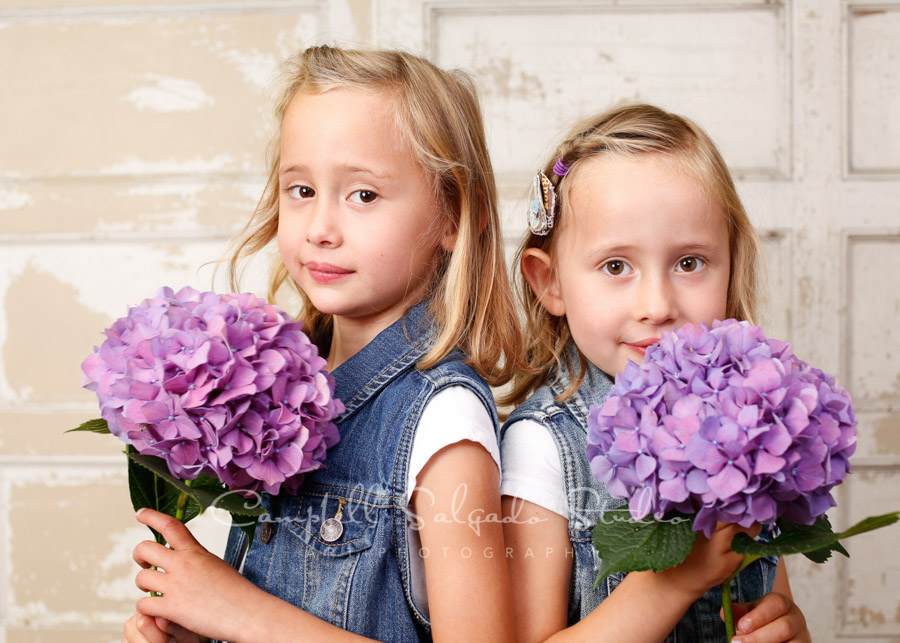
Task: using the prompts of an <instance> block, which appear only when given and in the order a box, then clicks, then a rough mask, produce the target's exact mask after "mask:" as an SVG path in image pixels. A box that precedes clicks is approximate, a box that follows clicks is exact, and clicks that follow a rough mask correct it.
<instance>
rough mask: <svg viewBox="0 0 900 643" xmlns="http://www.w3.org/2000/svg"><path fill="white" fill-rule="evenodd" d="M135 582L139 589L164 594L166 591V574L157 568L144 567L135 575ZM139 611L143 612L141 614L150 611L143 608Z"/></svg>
mask: <svg viewBox="0 0 900 643" xmlns="http://www.w3.org/2000/svg"><path fill="white" fill-rule="evenodd" d="M134 584H135V585H137V587H138V589H140V590H142V591H144V592H156V593H157V594H163V595H165V593H166V575H165V574H164V573H163V572H158V571H156V570H155V569H142V570H141V571H139V572H138V573H137V576H135V577H134ZM154 598H159V597H154ZM138 611H139V612H141V614H147V613H148V612H144V611H143V610H138ZM154 616H155V615H154Z"/></svg>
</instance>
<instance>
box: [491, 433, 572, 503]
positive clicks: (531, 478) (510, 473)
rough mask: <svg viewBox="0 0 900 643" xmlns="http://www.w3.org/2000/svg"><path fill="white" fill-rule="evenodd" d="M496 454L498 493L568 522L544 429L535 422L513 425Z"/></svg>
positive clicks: (555, 455) (557, 466) (554, 453)
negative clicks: (500, 461) (499, 455)
mask: <svg viewBox="0 0 900 643" xmlns="http://www.w3.org/2000/svg"><path fill="white" fill-rule="evenodd" d="M500 451H501V453H502V454H503V469H502V470H501V471H502V477H501V482H500V493H501V494H503V495H504V496H513V497H515V498H522V499H523V500H527V501H528V502H533V503H534V504H536V505H539V506H541V507H543V508H544V509H549V510H550V511H552V512H553V513H557V514H559V515H560V516H562V517H563V518H566V519H567V520H568V518H569V503H568V501H567V499H566V486H565V482H564V479H563V470H562V464H561V463H560V461H559V451H558V449H557V447H556V441H555V440H554V439H553V436H552V435H550V431H549V430H548V429H547V427H545V426H544V425H543V424H541V423H540V422H537V421H535V420H527V419H526V420H519V421H518V422H514V423H513V424H511V425H509V427H507V429H506V432H505V433H504V434H503V442H502V443H501V445H500Z"/></svg>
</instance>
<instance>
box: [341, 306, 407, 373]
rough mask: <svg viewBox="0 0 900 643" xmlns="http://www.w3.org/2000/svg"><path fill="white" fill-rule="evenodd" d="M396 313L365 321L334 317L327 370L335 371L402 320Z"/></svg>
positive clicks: (368, 318)
mask: <svg viewBox="0 0 900 643" xmlns="http://www.w3.org/2000/svg"><path fill="white" fill-rule="evenodd" d="M401 316H402V314H400V315H398V314H397V313H396V312H393V313H385V314H381V315H376V316H374V317H367V318H366V319H365V320H360V319H355V318H352V317H339V316H337V315H335V316H334V326H333V330H332V334H331V347H330V348H329V350H328V359H327V368H328V370H329V371H333V370H334V369H336V368H337V367H338V366H340V365H341V364H343V363H344V362H346V361H347V360H348V359H350V358H351V357H353V356H354V355H356V354H357V353H358V352H359V351H361V350H362V349H363V348H365V347H366V345H368V343H369V342H371V341H372V340H373V339H375V337H376V336H377V335H378V333H380V332H381V331H383V330H384V329H385V328H387V327H388V326H390V325H391V324H393V323H394V322H395V321H397V320H398V319H400V317H401Z"/></svg>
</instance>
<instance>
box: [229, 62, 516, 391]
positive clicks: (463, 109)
mask: <svg viewBox="0 0 900 643" xmlns="http://www.w3.org/2000/svg"><path fill="white" fill-rule="evenodd" d="M283 76H284V91H283V93H282V94H281V97H280V99H279V100H278V102H277V105H276V108H275V116H276V118H277V121H278V123H279V131H278V133H277V134H276V135H275V137H274V138H273V140H272V143H271V145H270V149H269V156H268V172H269V174H268V182H267V184H266V187H265V190H264V192H263V195H262V197H261V199H260V201H259V203H258V205H257V207H256V210H255V212H254V214H253V216H252V217H251V219H250V221H249V222H248V223H247V226H246V227H245V229H244V230H243V233H242V234H241V235H240V236H239V237H238V239H237V240H236V242H235V243H234V244H233V246H232V248H231V250H230V253H229V258H228V260H227V266H228V274H229V279H230V282H231V286H232V288H234V289H235V290H238V284H237V282H238V281H239V273H240V264H241V262H242V260H244V259H245V258H248V257H250V256H252V255H254V254H256V253H257V252H259V251H261V250H263V249H264V248H266V246H267V245H268V244H269V243H270V242H271V241H272V240H273V239H275V237H276V235H277V232H278V200H279V199H278V197H279V192H278V188H279V177H278V172H279V165H280V161H281V159H280V137H281V132H280V123H281V121H282V119H283V117H284V113H285V110H286V109H287V107H288V105H289V104H290V102H291V100H292V99H293V98H294V97H295V96H296V95H298V94H301V93H302V94H318V93H322V92H326V91H328V90H331V89H338V88H350V89H361V90H367V91H373V92H378V93H381V94H385V95H388V96H391V97H392V98H393V100H394V115H395V122H396V127H397V131H398V132H400V133H401V135H402V136H404V137H405V138H406V143H407V145H408V148H409V151H410V154H412V155H414V157H415V158H416V160H417V161H418V163H419V164H420V165H421V166H422V167H423V168H424V170H425V172H426V175H427V176H428V178H429V180H430V181H431V184H432V188H433V190H434V195H435V199H436V201H437V203H438V204H439V206H440V211H441V216H443V217H444V218H445V220H446V222H447V223H448V224H449V225H450V226H451V229H452V230H453V231H454V232H455V233H456V240H455V244H454V247H453V248H452V250H451V251H450V252H448V253H446V255H445V256H443V257H439V258H438V259H439V260H438V261H437V262H436V264H437V268H436V270H435V275H434V278H433V279H432V283H431V287H430V289H429V291H428V292H427V293H426V297H427V298H430V300H431V313H432V316H433V318H434V324H435V328H436V339H435V342H434V345H433V346H432V348H431V349H430V350H429V352H428V353H427V354H426V355H425V356H424V357H423V358H422V359H421V360H420V362H419V364H418V365H419V367H420V368H428V367H431V366H433V365H434V364H436V363H437V362H439V361H440V360H441V359H443V357H444V356H446V355H447V354H448V353H449V352H450V351H451V350H453V349H454V348H457V347H458V348H460V349H461V350H462V351H463V353H464V354H465V355H466V360H467V363H469V364H470V365H471V366H472V367H473V368H475V370H477V371H478V372H479V373H480V374H481V375H482V376H483V377H484V378H485V379H486V380H487V382H488V383H489V384H491V385H495V386H497V385H501V384H504V383H506V382H507V381H509V379H510V377H511V376H512V372H513V362H514V360H515V357H516V356H517V355H518V353H519V352H520V345H521V331H520V328H519V322H518V319H517V316H516V310H515V301H514V296H513V294H512V289H511V287H510V284H509V279H508V276H507V272H506V267H505V260H504V255H503V248H502V238H501V235H500V222H499V216H498V213H497V195H496V187H495V184H494V174H493V170H492V168H491V162H490V158H489V156H488V151H487V143H486V140H485V135H484V126H483V123H482V116H481V109H480V107H479V105H478V98H477V94H476V91H475V86H474V83H473V82H472V80H471V78H470V77H469V76H467V75H466V74H464V73H463V72H460V71H444V70H442V69H439V68H438V67H436V66H435V65H433V64H432V63H430V62H428V61H427V60H425V59H423V58H420V57H418V56H414V55H412V54H408V53H404V52H400V51H392V50H370V51H368V50H367V51H362V50H348V49H339V48H335V47H328V46H320V47H310V48H309V49H306V50H305V51H302V52H300V53H299V54H297V55H296V56H293V57H291V58H289V59H288V60H287V61H286V62H285V64H284V68H283ZM438 251H439V252H443V250H441V249H439V250H438ZM283 285H285V286H287V287H289V288H292V289H294V290H295V291H296V292H297V293H299V295H300V297H301V300H302V302H303V309H302V311H301V312H300V314H299V317H300V318H301V319H302V320H303V321H304V324H305V330H306V331H307V333H309V335H310V337H311V338H312V340H313V341H314V342H315V343H316V344H317V345H318V346H319V348H320V349H321V350H322V351H323V352H324V353H325V354H327V352H328V349H329V347H330V343H331V333H332V328H333V324H332V318H331V316H330V315H328V314H325V313H322V312H321V311H319V310H317V309H316V308H315V306H313V304H312V302H311V301H310V300H309V298H308V297H307V296H306V294H305V293H304V292H303V291H302V290H301V289H300V288H299V287H298V285H297V284H296V282H294V280H293V279H292V278H291V277H290V275H289V274H288V271H287V268H286V267H285V265H284V263H283V262H282V261H281V259H280V257H278V258H277V259H276V260H275V263H274V265H273V267H272V273H271V277H270V281H269V292H268V298H269V299H270V300H273V301H274V299H275V296H276V293H277V292H278V290H279V288H281V287H282V286H283Z"/></svg>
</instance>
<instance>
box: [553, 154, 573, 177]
mask: <svg viewBox="0 0 900 643" xmlns="http://www.w3.org/2000/svg"><path fill="white" fill-rule="evenodd" d="M553 173H554V174H555V175H556V176H558V177H559V178H562V177H564V176H565V175H566V174H568V173H569V168H567V167H566V166H565V165H563V162H562V157H561V156H560V157H559V158H558V159H556V163H554V164H553Z"/></svg>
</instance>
